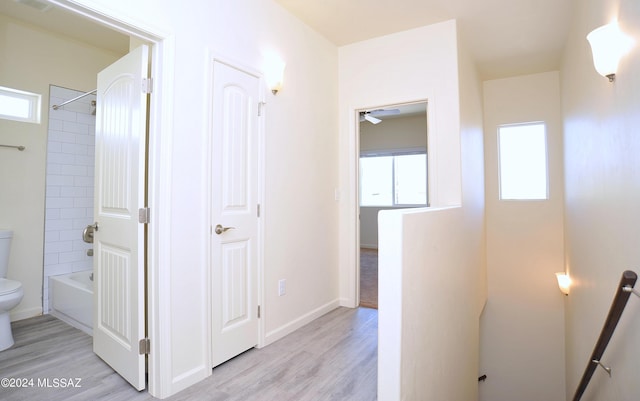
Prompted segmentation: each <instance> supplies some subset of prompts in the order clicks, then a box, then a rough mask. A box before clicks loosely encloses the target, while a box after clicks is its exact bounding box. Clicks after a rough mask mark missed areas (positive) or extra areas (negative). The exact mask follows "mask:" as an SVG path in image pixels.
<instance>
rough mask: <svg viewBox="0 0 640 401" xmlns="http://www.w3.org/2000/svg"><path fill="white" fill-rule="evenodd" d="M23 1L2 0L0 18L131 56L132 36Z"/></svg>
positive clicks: (36, 0)
mask: <svg viewBox="0 0 640 401" xmlns="http://www.w3.org/2000/svg"><path fill="white" fill-rule="evenodd" d="M21 1H24V4H22V3H20V2H17V1H16V0H0V14H4V15H7V16H9V17H11V18H14V19H16V20H19V21H22V22H24V23H27V24H31V25H35V26H37V27H40V28H42V29H45V30H47V31H50V32H54V33H57V34H60V35H64V36H67V37H70V38H72V39H74V40H77V41H79V42H83V43H87V44H90V45H92V46H96V47H100V48H102V49H107V50H110V51H113V52H115V53H117V54H126V53H128V52H129V36H126V35H123V34H121V33H119V32H116V31H114V30H113V29H110V28H107V27H106V26H103V25H100V24H98V23H97V22H95V21H91V20H88V19H86V18H83V17H80V16H77V15H76V14H73V13H71V12H69V11H66V10H64V9H62V8H58V7H55V6H54V7H44V11H40V10H39V9H40V8H42V7H43V6H48V4H47V3H46V2H44V1H42V0H21Z"/></svg>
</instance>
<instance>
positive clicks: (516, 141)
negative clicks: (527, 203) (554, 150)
mask: <svg viewBox="0 0 640 401" xmlns="http://www.w3.org/2000/svg"><path fill="white" fill-rule="evenodd" d="M498 146H499V155H500V156H499V159H500V160H499V169H500V172H499V174H500V199H505V200H509V199H513V200H537V199H548V198H549V194H548V184H547V140H546V132H545V125H544V124H541V123H540V124H520V125H505V126H502V127H500V128H499V129H498Z"/></svg>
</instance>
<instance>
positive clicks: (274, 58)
mask: <svg viewBox="0 0 640 401" xmlns="http://www.w3.org/2000/svg"><path fill="white" fill-rule="evenodd" d="M264 58H265V64H264V67H265V71H264V78H265V80H266V81H267V86H268V87H269V89H271V93H273V94H274V95H275V94H277V93H278V92H279V91H280V90H281V89H282V82H283V80H284V69H285V67H286V66H287V64H286V63H285V62H284V61H283V60H282V59H281V58H280V57H279V56H278V55H277V54H275V53H273V52H269V53H266V54H265V56H264Z"/></svg>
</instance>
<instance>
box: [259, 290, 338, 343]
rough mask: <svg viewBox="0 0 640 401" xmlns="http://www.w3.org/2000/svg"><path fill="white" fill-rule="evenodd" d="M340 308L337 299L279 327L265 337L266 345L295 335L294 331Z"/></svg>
mask: <svg viewBox="0 0 640 401" xmlns="http://www.w3.org/2000/svg"><path fill="white" fill-rule="evenodd" d="M339 306H340V301H339V300H338V299H335V300H333V301H331V302H329V303H326V304H324V305H322V306H321V307H319V308H317V309H314V310H312V311H311V312H309V313H307V314H305V315H302V316H300V317H299V318H297V319H296V320H294V321H292V322H289V323H287V324H285V325H283V326H280V327H278V328H277V329H275V330H272V331H270V332H268V333H267V334H266V335H265V342H264V345H265V346H266V345H269V344H271V343H274V342H276V341H278V340H279V339H281V338H282V337H284V336H286V335H288V334H291V333H293V332H294V331H296V330H298V329H299V328H301V327H302V326H304V325H306V324H308V323H311V322H312V321H314V320H315V319H317V318H319V317H320V316H322V315H324V314H326V313H328V312H331V311H332V310H334V309H336V308H338V307H339Z"/></svg>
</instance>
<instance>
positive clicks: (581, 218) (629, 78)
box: [562, 0, 640, 401]
mask: <svg viewBox="0 0 640 401" xmlns="http://www.w3.org/2000/svg"><path fill="white" fill-rule="evenodd" d="M613 18H617V19H618V20H619V24H620V27H621V29H622V30H623V31H625V32H626V33H627V34H629V35H631V36H632V37H633V38H634V39H635V41H636V44H635V47H634V48H633V50H632V51H631V52H630V53H629V54H628V55H627V56H626V57H625V58H623V59H622V61H621V63H620V67H619V69H618V74H617V78H616V82H614V83H609V82H608V81H607V79H606V78H603V77H601V76H600V75H598V74H597V73H596V71H595V70H594V68H593V63H592V59H591V51H590V48H589V44H588V42H587V40H586V39H585V36H586V35H587V34H588V33H589V32H590V31H591V30H593V29H595V28H597V27H599V26H601V25H604V24H606V23H609V22H610V21H611V20H612V19H613ZM639 40H640V8H639V7H638V2H637V1H636V0H620V1H613V0H580V1H577V2H576V8H575V18H574V21H573V24H572V28H571V32H570V37H569V40H568V43H567V46H566V47H565V49H566V50H565V53H564V63H563V68H562V99H563V102H562V108H563V118H564V134H565V140H564V159H565V181H566V188H565V198H566V200H565V214H566V248H567V265H568V269H569V271H570V274H571V277H572V279H573V282H574V284H573V286H572V288H571V294H570V295H569V296H568V297H567V300H566V336H567V340H566V347H567V351H566V363H567V373H566V377H567V398H568V399H569V398H570V397H573V394H574V393H575V390H576V388H577V386H578V382H579V381H580V378H581V376H582V373H583V371H584V369H585V367H586V365H587V363H588V359H589V357H590V355H591V352H592V351H593V347H594V346H595V343H596V340H597V338H598V335H599V334H600V330H601V329H602V326H603V324H604V321H605V318H606V315H607V313H608V310H609V307H610V305H611V301H612V299H613V295H614V293H615V291H616V287H617V284H618V282H619V280H620V276H621V274H622V272H623V271H624V270H627V269H629V270H633V271H635V272H636V273H638V272H640V267H639V266H640V259H639V258H638V243H639V240H640V211H639V210H638V204H639V203H640V169H638V154H640V136H639V135H638V127H640V113H638V110H640V98H639V97H638V93H639V92H640V79H639V78H640V76H639V75H638V71H640V47H639V45H638V43H639ZM636 287H638V285H636ZM638 338H640V299H638V298H637V297H635V296H632V297H631V298H630V299H629V301H628V304H627V307H626V309H625V311H624V313H623V315H622V319H621V321H620V323H619V325H618V327H617V329H616V332H615V333H614V336H613V338H612V340H611V342H610V343H609V346H608V348H607V350H606V352H605V353H604V356H603V363H605V364H606V365H609V366H611V367H612V368H613V375H612V377H611V378H609V377H608V375H607V374H606V373H605V372H604V371H602V369H597V370H596V372H595V374H594V376H593V379H592V380H591V383H590V384H589V386H588V387H587V390H586V392H585V394H584V396H583V398H582V399H583V400H611V401H620V400H630V399H634V398H637V396H638V394H639V393H640V382H639V381H638V370H639V369H640V365H639V362H638V358H637V357H636V356H637V355H638V354H639V353H640V343H639V342H638V341H637V339H638Z"/></svg>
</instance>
